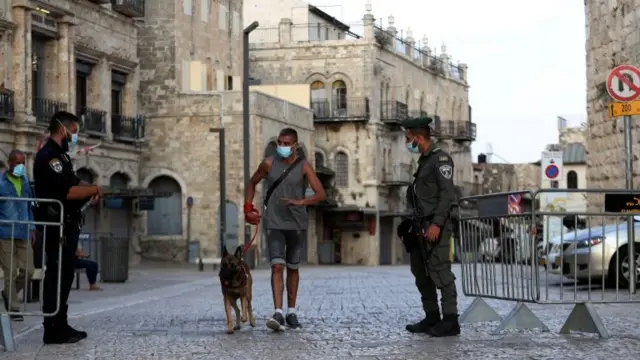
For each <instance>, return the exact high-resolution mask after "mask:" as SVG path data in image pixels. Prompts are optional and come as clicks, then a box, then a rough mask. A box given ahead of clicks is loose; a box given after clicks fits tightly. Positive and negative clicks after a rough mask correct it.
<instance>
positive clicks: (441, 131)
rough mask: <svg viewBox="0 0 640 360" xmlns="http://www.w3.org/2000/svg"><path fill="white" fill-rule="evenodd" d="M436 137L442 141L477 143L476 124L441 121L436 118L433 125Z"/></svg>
mask: <svg viewBox="0 0 640 360" xmlns="http://www.w3.org/2000/svg"><path fill="white" fill-rule="evenodd" d="M433 130H434V134H433V135H434V136H436V137H438V138H440V139H452V140H458V141H475V140H476V124H475V123H472V122H470V121H441V120H440V119H439V117H437V116H436V119H434V123H433Z"/></svg>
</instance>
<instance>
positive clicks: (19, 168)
mask: <svg viewBox="0 0 640 360" xmlns="http://www.w3.org/2000/svg"><path fill="white" fill-rule="evenodd" d="M24 173H25V167H24V164H18V165H16V167H14V168H13V171H12V174H13V176H16V177H23V176H24Z"/></svg>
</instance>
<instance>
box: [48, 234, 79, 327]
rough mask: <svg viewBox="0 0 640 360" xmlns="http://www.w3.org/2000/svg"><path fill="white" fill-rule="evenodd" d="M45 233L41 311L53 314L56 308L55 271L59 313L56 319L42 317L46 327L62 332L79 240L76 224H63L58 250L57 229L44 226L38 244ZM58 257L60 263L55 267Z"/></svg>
mask: <svg viewBox="0 0 640 360" xmlns="http://www.w3.org/2000/svg"><path fill="white" fill-rule="evenodd" d="M45 232H46V236H47V238H46V244H44V251H45V254H46V264H47V270H46V271H45V273H44V286H43V294H42V311H43V312H44V313H45V315H46V314H52V313H53V312H55V311H56V307H57V304H58V271H60V310H59V311H58V313H57V314H56V315H55V316H45V318H44V326H45V327H49V328H52V327H56V328H61V327H65V326H66V325H67V310H68V306H67V301H68V300H69V293H70V292H71V286H72V285H73V279H74V277H75V263H76V259H77V257H76V250H77V248H78V236H79V235H80V229H79V227H78V225H76V224H69V225H67V224H65V226H64V241H63V245H62V247H60V241H61V240H60V228H59V227H55V226H47V227H46V229H43V228H40V229H38V236H39V241H42V235H43V234H44V233H45ZM59 255H61V263H60V264H59V263H58V258H59Z"/></svg>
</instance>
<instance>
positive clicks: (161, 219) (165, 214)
mask: <svg viewBox="0 0 640 360" xmlns="http://www.w3.org/2000/svg"><path fill="white" fill-rule="evenodd" d="M149 189H151V190H153V191H154V192H159V193H166V194H167V195H168V196H165V197H158V198H156V199H155V201H154V209H153V210H151V211H149V212H148V213H147V235H149V236H167V235H182V188H181V187H180V184H179V183H178V181H176V180H175V179H174V178H172V177H170V176H168V175H160V176H157V177H155V178H153V179H152V180H151V181H150V182H149Z"/></svg>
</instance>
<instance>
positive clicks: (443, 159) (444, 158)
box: [438, 155, 449, 161]
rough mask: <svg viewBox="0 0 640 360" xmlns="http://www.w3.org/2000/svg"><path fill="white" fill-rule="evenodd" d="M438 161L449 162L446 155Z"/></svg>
mask: <svg viewBox="0 0 640 360" xmlns="http://www.w3.org/2000/svg"><path fill="white" fill-rule="evenodd" d="M438 161H449V157H448V156H446V155H442V156H440V157H439V158H438Z"/></svg>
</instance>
